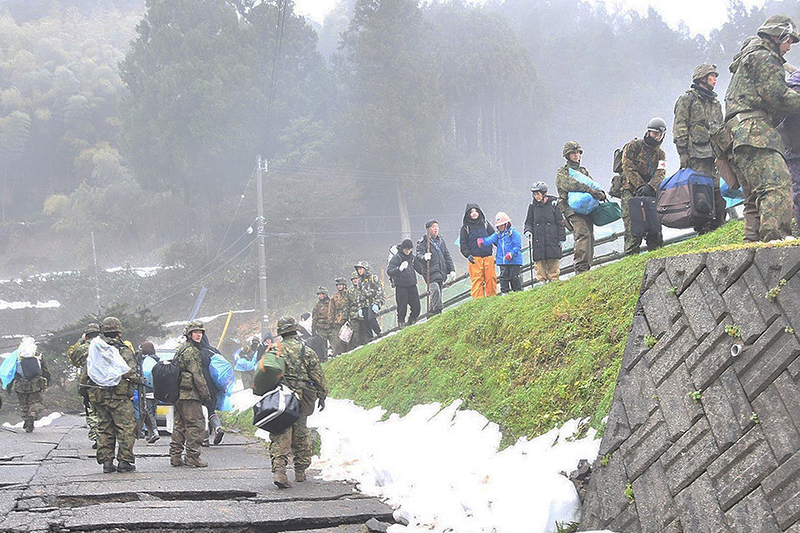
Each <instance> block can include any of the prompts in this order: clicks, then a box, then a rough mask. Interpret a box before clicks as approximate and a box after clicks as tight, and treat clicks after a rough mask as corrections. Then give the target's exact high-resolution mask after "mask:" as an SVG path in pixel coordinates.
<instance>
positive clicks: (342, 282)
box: [333, 277, 347, 286]
mask: <svg viewBox="0 0 800 533" xmlns="http://www.w3.org/2000/svg"><path fill="white" fill-rule="evenodd" d="M333 281H334V283H336V285H345V286H346V285H347V280H346V279H344V278H342V277H338V278H336V279H335V280H333Z"/></svg>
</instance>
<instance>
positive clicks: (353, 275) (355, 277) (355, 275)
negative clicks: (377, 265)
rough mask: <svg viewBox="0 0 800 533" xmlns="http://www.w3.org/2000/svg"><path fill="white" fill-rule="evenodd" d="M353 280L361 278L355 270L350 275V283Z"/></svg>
mask: <svg viewBox="0 0 800 533" xmlns="http://www.w3.org/2000/svg"><path fill="white" fill-rule="evenodd" d="M354 279H361V276H360V275H359V274H358V272H356V271H355V270H354V271H353V273H352V274H350V281H353V280H354Z"/></svg>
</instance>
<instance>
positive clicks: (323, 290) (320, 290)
mask: <svg viewBox="0 0 800 533" xmlns="http://www.w3.org/2000/svg"><path fill="white" fill-rule="evenodd" d="M317 294H324V295H326V296H327V295H328V289H326V288H325V287H323V286H322V285H320V286H319V287H317Z"/></svg>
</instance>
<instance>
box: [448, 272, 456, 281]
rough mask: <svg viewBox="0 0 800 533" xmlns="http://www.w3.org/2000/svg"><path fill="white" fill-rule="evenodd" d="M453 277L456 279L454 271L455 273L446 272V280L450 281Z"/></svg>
mask: <svg viewBox="0 0 800 533" xmlns="http://www.w3.org/2000/svg"><path fill="white" fill-rule="evenodd" d="M455 279H456V273H455V271H452V272H449V273H448V274H447V281H448V282H450V283H452V282H453V281H454V280H455Z"/></svg>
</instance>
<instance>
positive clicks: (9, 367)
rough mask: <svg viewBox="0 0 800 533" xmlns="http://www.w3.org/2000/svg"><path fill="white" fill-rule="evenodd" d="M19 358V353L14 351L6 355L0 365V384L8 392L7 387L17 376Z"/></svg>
mask: <svg viewBox="0 0 800 533" xmlns="http://www.w3.org/2000/svg"><path fill="white" fill-rule="evenodd" d="M18 356H19V351H18V350H14V351H13V352H11V354H9V355H7V356H6V358H5V359H3V363H2V364H0V382H2V384H3V388H4V389H6V390H8V386H9V385H10V384H11V382H12V381H14V376H16V375H17V358H18Z"/></svg>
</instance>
